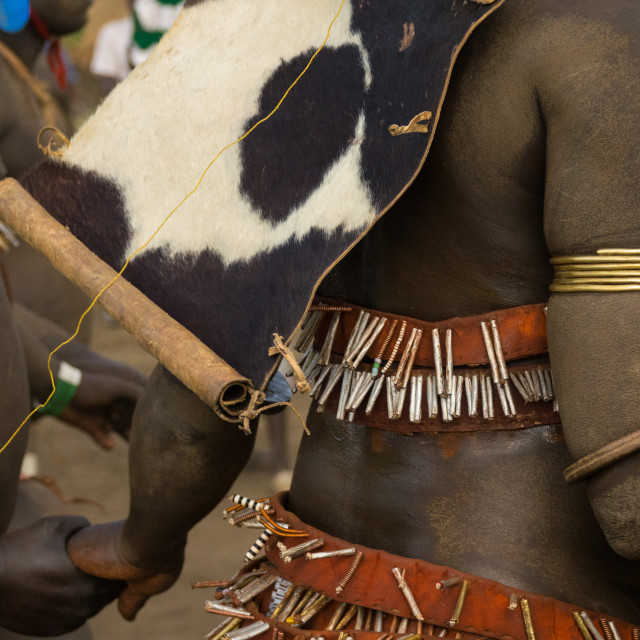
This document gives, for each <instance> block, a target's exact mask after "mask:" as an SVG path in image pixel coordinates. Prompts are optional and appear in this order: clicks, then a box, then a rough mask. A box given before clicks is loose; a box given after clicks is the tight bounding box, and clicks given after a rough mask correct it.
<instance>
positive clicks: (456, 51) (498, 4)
mask: <svg viewBox="0 0 640 640" xmlns="http://www.w3.org/2000/svg"><path fill="white" fill-rule="evenodd" d="M505 1H506V0H495V2H494V3H493V6H491V7H490V8H489V9H487V10H486V12H485V13H483V14H482V16H480V17H479V18H478V19H477V20H476V21H474V22H472V23H471V25H469V28H468V29H467V31H466V33H465V34H464V37H463V38H462V39H461V40H460V42H459V43H458V45H457V46H456V47H455V49H454V51H453V55H452V56H451V60H450V62H449V68H448V70H447V77H446V79H445V82H444V86H443V88H442V91H441V93H440V100H439V101H438V107H437V109H436V113H435V116H434V118H433V121H432V126H431V131H430V135H429V139H428V140H427V144H426V147H425V150H424V153H423V155H422V158H421V160H420V162H419V163H418V166H417V167H416V170H415V171H414V173H413V175H412V176H411V177H410V178H409V180H408V181H407V182H406V184H405V185H404V187H402V189H400V191H398V193H397V194H396V196H395V197H394V198H393V199H392V200H391V201H390V202H389V204H387V205H386V207H384V208H383V209H382V211H381V212H380V213H379V214H378V215H377V216H376V217H375V218H374V219H373V220H372V221H371V223H370V224H369V226H368V227H366V229H365V230H364V231H363V232H362V233H361V234H360V236H358V238H357V239H356V240H355V241H354V242H352V243H351V244H350V245H349V246H348V247H347V248H346V249H345V250H344V251H343V252H342V253H341V254H340V256H338V258H336V259H335V260H334V261H333V262H332V263H331V264H330V265H329V266H328V267H327V268H326V269H325V270H324V271H323V272H322V274H321V275H320V277H319V278H318V279H317V280H316V283H315V285H314V286H313V287H312V289H311V292H310V294H309V298H308V300H307V304H306V306H305V308H304V311H303V312H302V315H301V316H300V318H299V320H298V322H297V323H296V325H295V327H294V328H293V329H292V331H291V333H290V334H289V335H288V336H287V339H286V340H285V344H286V345H289V344H290V343H291V339H292V338H293V336H294V335H295V333H296V331H298V329H299V328H300V325H301V324H302V322H303V320H304V318H305V317H306V315H307V312H308V310H309V307H310V306H311V303H312V301H313V298H314V297H315V295H316V291H317V290H318V287H319V286H320V283H321V282H322V281H323V280H324V278H325V277H326V275H327V274H328V273H329V272H330V271H331V270H332V269H333V268H334V267H335V266H336V265H337V264H338V263H339V262H340V261H341V260H342V259H343V258H344V257H345V256H346V255H347V254H348V253H349V252H350V251H351V250H352V249H353V248H354V247H355V246H356V245H357V244H358V243H359V242H361V241H362V239H363V238H364V237H365V236H366V235H367V234H368V233H369V231H370V230H371V229H372V228H373V226H374V225H375V224H376V223H377V222H378V221H379V220H380V219H381V218H382V216H383V215H385V214H386V213H387V211H389V209H391V207H393V205H394V204H395V203H396V202H397V201H398V200H399V199H400V198H401V197H402V195H404V193H405V192H406V190H407V189H408V188H409V187H410V186H411V185H412V184H413V182H414V181H415V179H416V178H417V177H418V174H419V173H420V171H422V168H423V167H424V163H425V162H426V160H427V156H428V155H429V151H431V145H432V143H433V138H434V136H435V134H436V130H437V127H438V123H439V121H440V114H441V112H442V106H443V104H444V101H445V98H446V96H447V92H448V89H449V83H450V82H451V74H452V73H453V68H454V67H455V64H456V62H457V60H458V55H459V54H460V51H461V50H462V47H463V46H464V45H465V44H466V42H467V40H468V39H469V36H470V35H471V34H472V33H473V32H474V31H475V30H476V28H477V27H478V25H480V24H482V23H483V22H484V21H485V20H486V19H487V18H488V17H489V16H490V15H491V14H492V13H494V12H495V11H497V10H498V9H499V8H500V7H501V6H502V5H503V4H504V3H505ZM281 359H282V358H281V357H279V358H277V359H276V361H275V362H274V364H273V366H272V367H271V369H270V370H269V371H268V372H267V374H266V376H265V378H264V379H263V381H262V383H261V384H260V387H259V389H260V390H261V391H264V390H265V388H266V386H267V384H268V383H269V380H270V379H271V378H272V376H273V375H274V374H275V372H276V370H277V369H278V367H279V366H280V362H281Z"/></svg>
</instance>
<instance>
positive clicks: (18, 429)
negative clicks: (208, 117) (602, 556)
mask: <svg viewBox="0 0 640 640" xmlns="http://www.w3.org/2000/svg"><path fill="white" fill-rule="evenodd" d="M344 3H345V0H341V2H340V7H339V8H338V13H336V15H335V16H334V17H333V20H332V21H331V23H330V24H329V28H328V29H327V35H326V36H325V38H324V40H323V41H322V44H321V45H320V46H319V47H318V49H316V51H315V53H314V54H313V55H312V56H311V58H309V62H307V65H306V67H305V68H304V69H303V70H302V72H301V73H300V75H299V76H298V77H297V78H296V79H295V80H294V81H293V83H292V84H291V86H290V87H289V88H288V89H287V90H286V91H285V92H284V95H283V96H282V98H280V100H279V102H278V104H277V105H276V106H275V107H274V108H273V110H272V111H271V113H269V114H268V115H267V116H265V117H264V118H262V120H258V122H256V123H255V124H254V125H253V126H252V127H251V129H249V130H248V131H246V132H245V133H244V134H243V135H242V136H240V137H239V138H238V139H237V140H234V141H233V142H230V143H229V144H228V145H227V146H225V147H223V148H222V149H221V150H220V151H219V152H218V153H217V155H216V156H215V158H214V159H213V160H212V161H211V162H210V163H209V164H208V165H207V167H206V169H205V170H204V171H203V172H202V175H201V176H200V179H199V180H198V182H197V183H196V186H195V187H194V188H193V189H192V190H191V191H190V192H189V193H187V195H186V196H185V197H184V198H183V199H182V201H181V202H180V203H179V204H178V205H176V206H175V207H174V208H173V210H172V211H170V212H169V213H168V214H167V215H166V216H165V218H164V220H163V221H162V222H161V223H160V226H159V227H158V228H157V229H156V230H155V231H154V232H153V234H152V235H151V237H150V238H149V239H148V240H147V241H146V242H145V243H144V244H143V245H142V246H141V247H139V248H138V249H136V250H135V251H134V252H133V253H131V254H130V255H129V257H128V258H127V259H126V261H125V263H124V265H123V267H122V269H120V271H118V273H117V274H116V275H115V277H114V278H113V280H111V282H109V283H108V284H106V285H105V286H104V287H103V288H102V289H101V290H100V292H99V293H98V295H97V296H96V297H95V298H94V299H93V301H92V302H91V304H90V305H89V307H88V308H87V309H86V311H85V312H84V313H83V314H82V315H81V316H80V320H78V326H77V327H76V330H75V332H74V334H73V335H72V336H71V337H70V338H68V339H67V340H65V341H64V342H61V343H60V344H59V345H58V346H57V347H56V348H55V349H54V350H53V351H52V352H51V353H50V354H49V359H48V361H47V367H48V369H49V377H50V378H51V385H52V387H53V389H52V391H51V393H50V394H49V396H48V397H47V399H46V400H45V401H44V403H43V404H40V405H38V406H37V407H36V408H35V409H34V410H33V411H31V413H30V414H29V415H28V416H27V417H26V418H25V419H24V420H23V421H22V423H21V424H20V426H19V427H18V428H17V429H16V430H15V432H14V434H13V435H12V436H11V437H10V438H9V439H8V440H7V442H5V444H4V445H3V447H2V449H0V454H1V453H2V452H3V451H4V450H5V449H6V448H7V447H8V446H9V445H10V444H11V442H12V441H13V439H14V438H15V437H16V436H17V435H18V433H20V430H21V429H22V427H24V425H25V424H27V422H28V421H29V420H30V419H31V417H32V416H33V415H34V414H35V413H37V412H38V411H39V410H40V409H42V408H43V407H45V406H46V405H47V403H48V402H49V400H51V398H52V397H53V394H54V393H55V392H56V382H55V380H54V377H53V371H51V358H52V357H53V355H54V354H55V353H56V352H57V351H59V350H60V349H62V347H64V346H65V345H67V344H69V343H70V342H71V341H72V340H73V339H74V338H75V337H76V336H77V335H78V333H79V331H80V326H81V325H82V322H83V321H84V319H85V317H86V315H87V314H88V313H89V311H91V309H93V307H94V306H95V304H96V302H98V300H99V299H100V297H101V296H102V294H103V293H104V292H105V291H106V290H107V289H108V288H109V287H111V285H112V284H113V283H114V282H115V281H116V280H117V279H118V278H119V277H120V276H121V275H122V273H123V272H124V270H125V269H126V268H127V267H128V266H129V263H130V262H131V260H132V259H133V258H135V256H137V255H138V254H139V253H140V252H141V251H143V250H144V249H145V248H146V247H147V246H148V245H149V244H150V243H151V242H152V241H153V239H154V238H155V237H156V236H157V235H158V233H159V232H160V230H161V229H162V227H164V225H165V224H166V223H167V222H168V221H169V218H171V216H173V214H174V213H175V212H176V211H177V210H178V209H179V208H180V207H181V206H182V205H183V204H184V203H185V202H186V201H187V200H188V199H189V198H190V197H191V196H192V195H193V194H194V193H195V192H196V191H197V190H198V189H199V188H200V185H201V184H202V181H203V180H204V178H205V176H206V175H207V173H208V172H209V169H211V167H212V166H213V165H214V163H215V162H216V161H217V160H218V158H219V157H220V156H221V155H222V154H223V153H224V152H225V151H226V150H227V149H229V148H230V147H233V145H235V144H238V143H239V142H242V141H243V140H244V139H245V138H246V137H247V136H248V135H249V134H250V133H252V132H253V131H254V130H255V129H257V128H258V127H259V126H260V125H261V124H263V123H264V122H266V121H267V120H269V118H271V116H272V115H273V114H274V113H275V112H276V111H277V110H278V109H279V108H280V107H281V106H282V103H283V102H284V101H285V99H286V98H287V96H288V95H289V93H290V92H291V90H292V89H293V88H294V87H295V86H296V85H297V84H298V81H299V80H300V79H301V78H302V76H304V74H305V73H307V71H308V70H309V67H310V66H311V64H312V63H313V61H314V60H315V58H316V56H317V55H318V54H319V53H320V51H322V49H323V48H324V46H325V44H326V43H327V40H328V39H329V36H330V35H331V29H332V28H333V25H334V23H335V21H336V20H337V19H338V17H339V16H340V13H342V7H343V6H344Z"/></svg>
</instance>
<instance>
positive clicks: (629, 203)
mask: <svg viewBox="0 0 640 640" xmlns="http://www.w3.org/2000/svg"><path fill="white" fill-rule="evenodd" d="M563 4H565V3H563ZM614 4H615V5H616V6H615V10H614V8H613V7H610V6H609V4H607V6H606V7H605V6H604V5H603V4H602V3H595V2H591V0H588V1H587V2H585V3H582V5H581V8H580V14H581V15H575V16H572V15H566V16H564V17H563V18H561V19H558V20H555V21H554V22H552V23H551V21H550V23H551V24H552V29H553V28H555V29H556V32H555V33H554V32H553V31H551V32H549V33H547V37H546V38H545V40H546V41H549V42H554V43H555V44H553V47H555V49H553V50H552V49H551V48H550V50H549V52H548V54H547V56H548V59H547V60H544V56H543V57H542V60H543V62H544V66H545V68H544V69H543V68H542V66H541V68H539V69H538V70H537V73H538V90H539V96H540V103H541V109H542V112H543V116H544V118H545V124H546V128H547V175H546V184H545V233H546V237H547V243H548V247H549V250H550V252H551V254H552V255H554V256H566V255H593V254H596V251H597V250H598V249H603V248H637V249H640V212H639V206H640V155H639V150H640V113H639V112H638V109H637V99H638V95H640V48H639V45H638V42H639V39H638V38H639V36H640V11H639V9H638V6H637V3H633V2H626V1H624V0H617V1H616V2H615V3H614ZM562 34H564V36H563V35H562ZM549 61H551V63H549ZM547 320H548V334H549V349H550V354H551V364H552V368H553V374H554V382H555V386H556V389H557V393H558V398H559V402H560V413H561V417H562V422H563V428H564V432H565V436H566V440H567V445H568V447H569V451H570V452H571V454H572V456H573V457H574V458H576V459H580V458H582V457H584V456H585V455H586V454H589V453H591V452H594V451H597V450H598V449H600V448H601V447H603V446H604V445H606V444H607V443H609V442H612V441H614V440H616V439H618V438H620V437H622V436H624V435H627V434H630V433H633V432H635V431H637V430H638V429H640V399H639V398H640V395H639V392H640V331H639V329H638V327H639V326H640V292H638V291H635V292H627V293H620V292H606V293H604V292H603V293H597V292H593V293H592V292H589V293H575V292H572V293H555V294H553V295H552V296H551V300H550V302H549V310H548V317H547ZM587 490H588V493H589V497H590V500H591V504H592V506H593V509H594V512H595V514H596V516H597V518H598V521H599V522H600V525H601V526H602V528H603V530H604V533H605V535H606V536H607V539H608V541H609V543H610V544H611V546H612V547H613V548H614V549H615V550H616V551H617V552H618V553H620V554H621V555H623V556H625V557H627V558H632V559H636V560H637V559H640V536H639V535H638V531H639V530H640V455H639V454H636V455H632V456H630V457H628V458H626V459H624V460H622V461H619V462H616V463H614V464H613V465H611V466H609V467H607V468H606V469H604V470H602V471H599V472H597V473H596V474H594V475H593V476H591V478H590V479H588V480H587Z"/></svg>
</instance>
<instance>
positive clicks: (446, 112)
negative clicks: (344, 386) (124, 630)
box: [71, 0, 640, 636]
mask: <svg viewBox="0 0 640 640" xmlns="http://www.w3.org/2000/svg"><path fill="white" fill-rule="evenodd" d="M639 35H640V9H639V7H638V5H637V3H636V2H632V1H631V0H611V1H610V2H608V3H606V4H605V3H603V2H601V1H598V0H583V1H581V2H572V1H570V0H534V1H531V0H526V1H525V0H507V2H505V4H504V6H502V7H501V8H500V9H499V10H498V11H496V12H495V13H494V14H493V15H492V16H490V18H489V19H487V20H486V21H485V22H484V23H483V24H481V25H480V26H479V27H478V28H477V30H476V31H475V32H474V33H473V34H472V35H471V37H470V39H469V41H468V43H467V44H466V45H465V46H464V48H463V49H462V52H461V54H460V57H459V60H458V62H457V64H456V66H455V68H454V72H453V76H452V80H451V85H450V88H449V92H448V96H447V99H446V101H445V106H444V109H443V113H442V118H441V121H440V123H439V125H438V130H437V132H436V135H435V139H434V144H433V148H432V150H431V152H430V155H429V157H428V159H427V162H426V164H425V166H424V168H423V170H422V172H421V174H420V176H419V177H418V178H417V179H416V181H415V183H414V184H413V185H412V187H411V188H410V189H409V191H408V192H407V193H406V194H405V195H404V196H403V197H402V199H401V200H400V201H399V202H398V203H397V204H396V205H395V207H394V209H393V210H392V211H390V212H389V213H388V214H387V215H386V217H384V218H383V219H382V221H381V222H380V223H378V225H377V226H376V227H375V228H374V229H373V230H372V231H371V232H370V233H369V234H368V236H367V237H366V238H365V239H364V240H363V241H362V242H361V243H360V245H358V246H357V247H356V248H355V249H354V250H353V251H352V253H351V254H350V255H349V256H348V257H347V258H346V259H345V260H344V261H343V262H342V263H341V264H339V265H338V266H337V267H336V268H335V269H334V270H333V272H332V273H331V274H330V276H329V277H328V278H327V279H326V281H325V282H324V283H323V285H322V288H321V292H322V293H323V294H325V295H329V296H331V297H333V298H337V299H341V300H344V301H346V302H350V303H356V304H362V305H364V306H367V307H369V308H372V309H377V310H381V311H389V312H395V313H399V314H403V315H406V316H411V317H414V318H419V319H422V320H427V321H437V320H446V319H447V318H452V317H454V316H473V315H477V314H481V313H485V312H493V311H496V310H499V309H505V308H509V307H516V306H519V305H529V304H535V303H544V302H546V301H547V300H548V299H549V285H550V283H551V281H552V278H553V270H552V267H551V265H550V263H549V260H550V257H551V256H557V255H575V254H581V255H587V254H588V255H590V254H595V253H596V251H597V250H598V249H600V248H605V247H623V248H640V227H639V226H638V215H637V206H638V202H639V201H640V179H639V178H640V164H639V163H638V152H637V147H638V132H639V131H640V126H639V125H640V115H639V113H638V110H637V105H636V101H637V95H638V89H639V88H640V48H639V47H638V36H639ZM639 311H640V298H639V297H638V294H637V293H633V292H630V293H611V292H607V293H572V294H566V295H565V294H558V295H553V296H552V297H551V300H550V302H549V310H548V334H549V342H550V354H551V361H552V365H553V373H554V379H555V385H556V390H557V392H558V396H559V400H560V407H561V412H562V420H563V427H562V430H560V428H559V427H557V426H544V425H543V426H537V427H532V428H528V429H522V430H493V431H487V432H471V433H456V432H452V433H436V434H427V435H424V434H422V435H421V434H416V435H414V436H413V437H407V436H403V435H398V434H394V433H389V432H386V431H380V430H373V429H369V428H367V427H364V426H359V425H358V424H349V423H347V422H344V421H340V420H337V419H335V418H334V417H331V415H330V414H329V412H328V411H325V412H324V413H322V414H318V413H316V411H315V410H314V408H312V410H311V414H310V419H309V428H310V430H311V436H310V437H305V438H303V442H302V445H301V449H300V452H299V454H298V460H297V464H296V468H295V473H294V478H293V483H292V487H291V492H290V496H289V500H288V508H289V509H291V511H293V512H294V513H296V514H297V515H298V516H299V517H300V518H301V519H302V520H303V521H305V522H306V523H309V524H311V525H313V526H316V527H318V528H320V529H323V530H324V531H326V532H328V533H329V534H332V535H335V536H339V537H342V538H344V539H345V540H348V541H350V542H355V543H358V544H363V545H367V546H369V547H373V548H378V549H384V550H387V551H389V552H392V553H394V554H398V555H399V556H408V557H412V558H418V559H423V560H426V561H428V562H432V563H436V564H439V565H446V566H449V567H453V568H455V569H457V570H460V571H465V572H468V573H471V574H475V575H477V576H482V577H484V578H488V579H492V580H496V581H498V582H500V583H503V584H507V585H510V586H511V587H513V588H514V589H517V590H530V591H532V592H536V593H539V594H544V595H546V596H551V597H553V598H557V599H560V600H563V601H565V602H571V603H576V604H578V605H579V606H581V607H585V608H590V609H593V610H596V611H604V612H606V613H607V614H609V615H615V616H619V617H621V618H623V619H625V620H628V621H631V622H632V623H635V624H639V623H640V608H639V606H640V602H639V600H638V595H639V593H638V587H639V586H640V585H639V582H638V575H639V574H638V568H639V567H640V565H639V564H638V560H640V538H639V537H638V535H637V532H638V522H639V519H640V498H639V496H640V492H639V491H638V483H639V482H640V468H639V467H638V461H639V457H638V454H635V455H631V456H628V457H627V458H625V459H624V460H622V461H618V462H616V463H614V464H612V465H611V466H609V467H608V468H606V469H605V470H601V471H599V472H598V473H596V474H594V475H593V476H591V477H590V478H589V479H588V480H587V482H586V483H582V484H578V485H567V484H566V483H565V482H564V480H563V477H562V472H563V469H565V468H566V467H567V466H568V465H570V464H571V462H572V461H573V460H576V459H579V458H582V457H583V456H585V455H586V454H588V453H590V452H593V451H596V450H598V449H600V448H601V447H602V446H604V445H605V444H607V443H609V442H611V441H613V440H616V439H617V438H619V437H621V436H623V435H625V434H629V433H632V432H634V431H635V430H636V429H637V428H638V424H640V404H639V403H638V401H637V398H636V396H637V393H636V390H637V389H638V385H639V383H640V368H639V367H638V366H637V363H638V362H640V347H639V346H638V340H637V339H636V338H637V337H636V335H635V327H636V322H635V320H634V319H635V318H636V317H638V312H639ZM152 385H153V388H154V389H155V398H154V399H153V400H152V399H151V398H147V399H143V401H142V402H141V404H140V405H139V409H138V414H137V418H138V421H139V425H140V428H139V429H138V428H136V430H135V433H134V439H133V442H132V449H133V451H132V453H133V456H134V458H135V456H137V455H138V454H141V452H144V458H143V459H141V460H139V462H137V463H136V465H135V466H133V467H132V506H131V513H130V516H129V518H128V520H127V521H126V522H125V523H124V524H123V525H122V524H114V525H110V526H107V527H106V528H95V529H85V530H83V531H82V532H81V533H80V534H79V535H78V536H76V537H75V538H74V539H72V543H71V544H72V547H73V546H74V545H75V544H76V543H77V544H78V545H79V546H80V547H81V546H82V545H83V544H94V545H95V548H96V552H93V553H92V552H90V551H87V552H86V554H85V557H84V564H83V565H82V566H83V568H86V569H87V570H88V571H93V572H95V573H96V575H101V576H103V577H112V578H123V579H126V580H128V581H129V587H128V589H127V590H126V591H125V592H124V593H123V595H122V596H121V600H120V607H121V611H122V612H123V613H124V615H125V616H127V617H132V616H133V615H135V611H136V610H137V608H138V607H139V606H141V604H142V603H143V602H144V599H145V597H147V596H149V595H151V594H153V593H154V592H157V591H159V590H162V589H164V588H166V587H167V586H168V585H169V584H170V583H171V580H172V579H173V577H174V576H175V575H176V574H177V572H178V571H179V567H180V562H181V554H182V549H183V547H184V544H185V540H186V533H187V531H188V530H189V528H190V527H191V526H193V524H194V523H195V522H196V521H197V520H199V519H200V518H201V517H203V516H204V515H205V514H206V513H207V512H208V511H210V510H211V509H212V508H213V507H214V505H216V504H217V503H218V502H219V500H220V499H221V498H222V497H223V496H224V494H225V492H226V491H227V490H228V487H229V486H230V485H231V483H232V482H233V480H234V478H235V477H236V475H237V473H238V472H239V471H240V469H241V468H242V466H243V464H244V462H245V461H246V459H247V456H248V454H249V451H250V449H251V444H252V441H251V439H250V438H245V437H244V436H242V435H241V434H237V433H234V432H233V430H232V429H230V427H229V425H227V424H224V423H222V422H220V421H219V420H218V419H217V418H216V417H215V415H214V414H213V412H211V411H209V410H208V409H206V408H204V407H200V408H198V405H197V401H195V400H194V399H193V396H192V395H191V394H190V393H189V392H187V391H186V390H185V389H184V388H183V387H182V386H181V385H180V384H179V383H177V382H176V381H175V380H174V379H172V378H171V377H170V376H169V375H168V374H167V373H166V372H164V371H163V370H161V369H159V370H158V371H157V372H156V374H155V376H154V378H153V381H152ZM173 407H177V408H178V411H174V410H173ZM356 421H357V420H356ZM176 433H177V434H179V435H178V436H176ZM168 438H171V441H172V442H173V446H172V447H171V448H167V447H166V439H168ZM168 474H170V475H171V478H172V483H171V485H170V486H168V487H167V486H166V485H165V484H164V482H163V480H164V478H165V477H167V475H168ZM160 486H162V489H163V490H162V492H158V491H157V490H156V489H157V487H160ZM594 514H595V516H594ZM159 532H161V534H159ZM221 543H222V544H223V541H221ZM109 545H110V546H109ZM98 549H99V550H100V553H101V554H102V557H99V554H98V551H97V550H98ZM523 636H524V631H523Z"/></svg>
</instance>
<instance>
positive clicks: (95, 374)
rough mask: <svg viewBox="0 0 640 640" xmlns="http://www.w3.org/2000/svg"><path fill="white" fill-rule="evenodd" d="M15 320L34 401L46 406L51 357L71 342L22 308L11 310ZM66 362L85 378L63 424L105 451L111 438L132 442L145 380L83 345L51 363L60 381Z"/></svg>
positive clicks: (64, 414)
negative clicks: (134, 418)
mask: <svg viewBox="0 0 640 640" xmlns="http://www.w3.org/2000/svg"><path fill="white" fill-rule="evenodd" d="M13 310H14V317H15V320H16V325H17V327H18V332H19V334H20V339H21V341H22V350H23V353H24V358H25V361H26V364H27V372H28V376H29V388H30V391H31V395H32V396H33V397H34V398H36V399H37V400H38V401H39V402H44V401H45V400H46V398H47V397H48V396H49V395H50V393H51V390H52V385H51V374H50V373H49V369H48V367H47V361H48V358H49V353H50V352H51V350H52V349H54V348H55V347H57V346H58V345H59V344H61V343H62V342H63V341H64V340H66V339H67V338H68V337H69V336H68V335H66V334H65V332H64V331H63V330H62V329H61V328H60V327H58V326H57V325H55V324H53V323H52V322H50V321H48V320H47V319H45V318H42V317H41V316H39V315H37V314H36V313H34V312H33V311H31V310H29V309H27V308H26V307H24V306H23V305H21V304H20V303H17V302H16V303H14V304H13ZM62 361H65V362H67V363H69V364H70V365H71V366H73V367H75V368H77V369H79V370H80V372H81V374H82V378H81V380H80V384H79V386H78V388H77V390H76V392H75V394H74V396H73V398H72V399H71V401H70V403H69V405H68V406H67V407H66V408H65V409H64V410H63V411H62V412H61V413H60V414H59V415H58V417H59V418H60V419H61V420H64V421H65V422H67V423H69V424H71V425H72V426H74V427H77V428H79V429H81V430H83V431H86V432H87V433H88V434H89V435H90V436H91V437H93V438H94V440H96V442H97V443H98V444H99V445H100V446H102V447H103V448H105V449H110V448H112V447H113V446H114V441H113V438H112V437H111V433H112V432H113V431H117V432H119V433H120V434H121V435H122V436H124V437H125V438H126V437H128V434H129V429H130V426H131V416H132V413H133V408H134V406H135V403H136V402H137V400H138V398H139V397H140V394H141V393H142V390H143V388H144V385H145V382H146V378H145V376H144V375H142V374H141V373H140V372H139V371H136V370H135V369H133V368H132V367H129V366H127V365H123V364H121V363H119V362H115V361H114V360H109V359H108V358H104V357H102V356H100V355H98V354H97V353H94V352H93V351H91V349H89V348H88V347H87V346H86V345H84V344H83V343H81V342H79V341H77V340H76V341H73V342H71V343H70V344H68V345H65V346H64V347H63V348H62V349H60V350H59V351H57V352H56V354H54V356H53V357H52V358H51V372H52V374H53V377H54V379H55V378H57V377H58V370H59V368H60V363H61V362H62Z"/></svg>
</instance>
